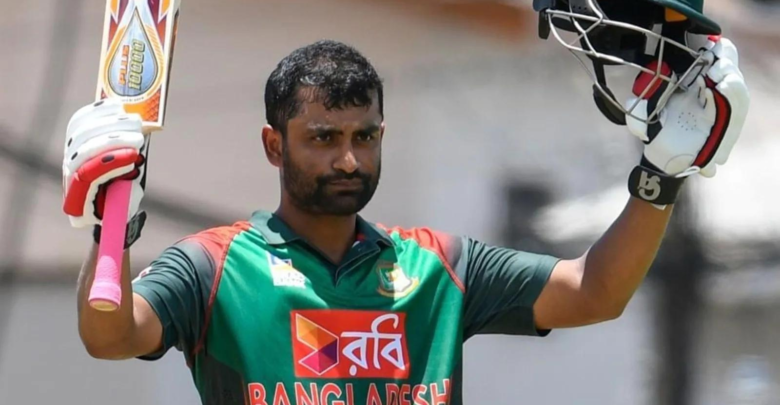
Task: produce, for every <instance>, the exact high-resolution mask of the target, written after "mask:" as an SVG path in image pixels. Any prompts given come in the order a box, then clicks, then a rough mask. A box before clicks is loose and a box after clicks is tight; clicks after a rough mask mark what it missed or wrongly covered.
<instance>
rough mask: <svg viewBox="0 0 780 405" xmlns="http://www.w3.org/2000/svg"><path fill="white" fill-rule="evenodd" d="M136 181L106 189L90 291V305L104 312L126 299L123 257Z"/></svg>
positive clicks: (112, 185) (115, 307)
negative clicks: (123, 294) (133, 186)
mask: <svg viewBox="0 0 780 405" xmlns="http://www.w3.org/2000/svg"><path fill="white" fill-rule="evenodd" d="M132 184H133V182H132V181H130V180H119V181H116V182H114V183H112V184H111V185H110V186H109V187H108V190H106V206H105V208H104V210H103V225H102V226H103V229H102V230H101V233H100V246H99V250H98V262H97V267H96V268H95V279H94V280H93V282H92V289H91V290H90V292H89V305H90V306H91V307H92V308H95V309H97V310H100V311H116V310H117V309H118V308H119V303H120V302H122V284H121V280H122V256H123V253H124V247H125V228H126V227H127V210H128V205H129V204H130V192H131V191H132Z"/></svg>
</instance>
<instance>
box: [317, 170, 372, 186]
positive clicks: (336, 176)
mask: <svg viewBox="0 0 780 405" xmlns="http://www.w3.org/2000/svg"><path fill="white" fill-rule="evenodd" d="M354 179H360V180H362V181H363V182H364V183H366V182H368V181H370V180H371V175H370V174H368V173H363V172H360V171H354V172H352V173H345V172H336V173H333V174H327V175H324V176H320V177H318V178H317V183H319V184H327V183H331V182H334V181H339V180H354Z"/></svg>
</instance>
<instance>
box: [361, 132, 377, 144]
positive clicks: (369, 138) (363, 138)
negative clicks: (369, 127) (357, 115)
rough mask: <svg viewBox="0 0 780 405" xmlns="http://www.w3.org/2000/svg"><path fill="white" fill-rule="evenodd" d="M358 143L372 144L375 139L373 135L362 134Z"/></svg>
mask: <svg viewBox="0 0 780 405" xmlns="http://www.w3.org/2000/svg"><path fill="white" fill-rule="evenodd" d="M357 139H358V141H361V142H371V141H372V140H373V139H374V134H373V133H367V132H361V133H359V134H358V136H357Z"/></svg>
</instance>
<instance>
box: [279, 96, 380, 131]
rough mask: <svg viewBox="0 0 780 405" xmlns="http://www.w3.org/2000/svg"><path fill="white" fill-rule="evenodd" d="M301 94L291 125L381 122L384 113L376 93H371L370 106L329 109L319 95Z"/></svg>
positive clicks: (337, 124)
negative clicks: (380, 108) (381, 112)
mask: <svg viewBox="0 0 780 405" xmlns="http://www.w3.org/2000/svg"><path fill="white" fill-rule="evenodd" d="M307 96H308V95H307V94H300V95H299V97H300V100H302V101H301V104H300V106H299V108H298V114H296V115H295V117H293V118H292V119H291V120H290V121H289V123H288V127H290V126H296V127H300V126H302V125H303V126H308V125H309V124H318V125H329V126H350V125H360V126H364V125H368V124H377V125H378V124H380V123H381V122H382V115H381V114H380V113H379V100H378V98H377V95H376V93H375V92H374V94H372V95H371V105H370V106H360V107H355V106H344V107H342V108H333V109H330V110H329V109H327V108H326V107H325V103H324V100H322V99H320V98H319V97H307Z"/></svg>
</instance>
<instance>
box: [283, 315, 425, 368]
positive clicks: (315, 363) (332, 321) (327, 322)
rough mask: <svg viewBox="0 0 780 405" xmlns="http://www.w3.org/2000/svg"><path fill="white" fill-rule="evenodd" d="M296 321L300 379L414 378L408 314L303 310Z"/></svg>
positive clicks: (295, 351)
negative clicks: (410, 352) (407, 330)
mask: <svg viewBox="0 0 780 405" xmlns="http://www.w3.org/2000/svg"><path fill="white" fill-rule="evenodd" d="M290 317H291V319H290V321H291V323H292V328H291V329H292V341H293V357H294V359H293V360H294V362H295V363H294V367H295V376H296V377H298V378H396V379H404V378H407V377H409V353H408V351H407V347H406V324H405V319H406V314H404V313H395V312H382V311H349V310H303V311H292V313H291V314H290Z"/></svg>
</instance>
